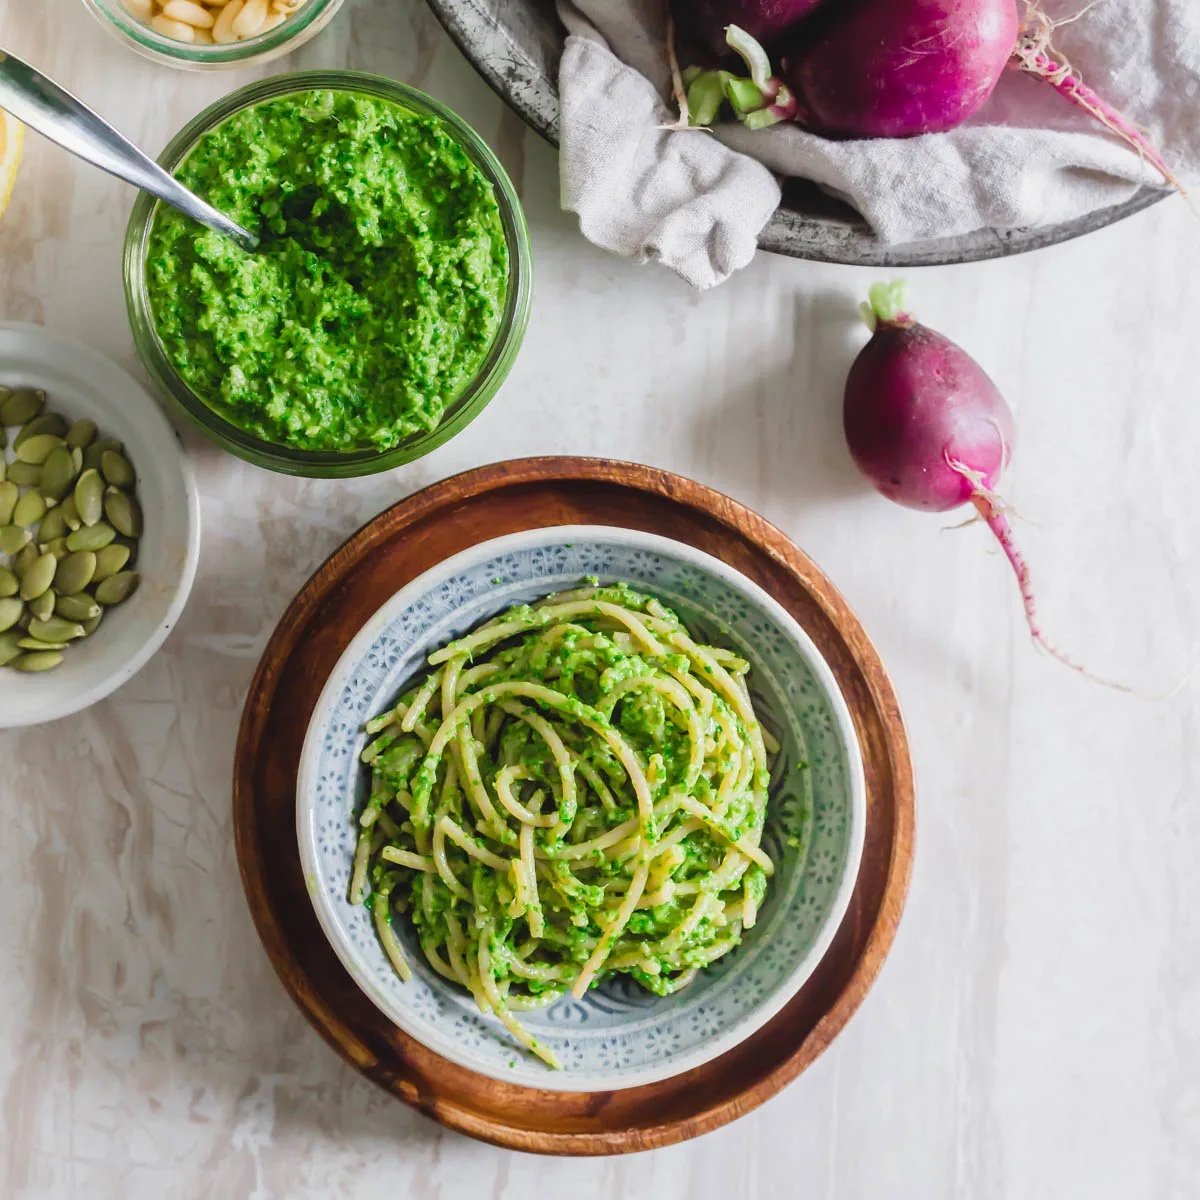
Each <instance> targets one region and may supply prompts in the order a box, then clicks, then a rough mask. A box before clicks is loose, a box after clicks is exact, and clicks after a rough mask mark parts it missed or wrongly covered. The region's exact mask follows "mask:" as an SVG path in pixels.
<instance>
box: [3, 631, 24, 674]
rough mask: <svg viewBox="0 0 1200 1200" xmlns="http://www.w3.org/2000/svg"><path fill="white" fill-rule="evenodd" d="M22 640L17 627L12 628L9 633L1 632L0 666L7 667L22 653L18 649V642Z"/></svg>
mask: <svg viewBox="0 0 1200 1200" xmlns="http://www.w3.org/2000/svg"><path fill="white" fill-rule="evenodd" d="M20 640H21V635H20V633H18V632H17V630H15V629H10V630H9V631H8V632H7V633H0V667H7V666H8V664H9V663H10V662H12V660H13V659H14V658H16V657H17V655H18V654H20V653H21V652H20V650H18V649H17V643H18V642H19V641H20Z"/></svg>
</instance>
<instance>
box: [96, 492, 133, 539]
mask: <svg viewBox="0 0 1200 1200" xmlns="http://www.w3.org/2000/svg"><path fill="white" fill-rule="evenodd" d="M104 515H105V516H106V517H107V518H108V523H109V524H110V525H111V526H112V527H113V528H114V529H115V530H116V531H117V532H118V533H121V534H124V535H125V536H126V537H131V538H133V537H138V536H139V535H140V534H141V532H142V506H141V505H140V504H139V503H138V502H137V500H135V499H134V498H133V497H132V496H131V495H129V493H128V492H122V491H119V490H118V489H117V488H109V489H108V491H107V492H106V493H105V495H104Z"/></svg>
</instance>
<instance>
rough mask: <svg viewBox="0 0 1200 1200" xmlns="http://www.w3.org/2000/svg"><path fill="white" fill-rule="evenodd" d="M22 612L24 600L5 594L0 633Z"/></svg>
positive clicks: (0, 619)
mask: <svg viewBox="0 0 1200 1200" xmlns="http://www.w3.org/2000/svg"><path fill="white" fill-rule="evenodd" d="M114 578H115V576H114ZM24 613H25V601H24V600H22V599H21V598H20V597H19V596H5V597H4V599H3V600H0V633H3V632H4V631H5V630H6V629H11V628H12V627H13V626H14V625H15V624H16V623H17V622H18V621H19V620H20V619H21V617H22V616H23V615H24Z"/></svg>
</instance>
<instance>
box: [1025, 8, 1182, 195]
mask: <svg viewBox="0 0 1200 1200" xmlns="http://www.w3.org/2000/svg"><path fill="white" fill-rule="evenodd" d="M1026 17H1027V21H1026V26H1025V30H1024V32H1023V33H1022V35H1021V40H1020V41H1019V42H1018V43H1017V48H1016V50H1015V51H1014V52H1013V62H1014V64H1015V65H1016V66H1017V67H1018V68H1019V69H1020V70H1022V71H1025V72H1026V73H1028V74H1030V75H1034V76H1036V77H1037V78H1038V79H1041V80H1042V81H1043V82H1045V83H1048V84H1049V85H1050V86H1051V87H1052V88H1053V89H1054V90H1055V91H1056V92H1057V93H1058V94H1059V95H1060V96H1062V97H1063V98H1064V99H1065V100H1069V101H1070V102H1071V103H1072V104H1074V105H1076V106H1077V107H1078V108H1081V109H1083V111H1084V112H1086V113H1088V114H1089V115H1090V116H1092V117H1094V118H1095V119H1096V120H1097V121H1099V122H1100V124H1101V125H1103V126H1104V127H1105V128H1106V129H1107V130H1108V131H1109V132H1110V133H1113V134H1115V135H1116V136H1117V137H1119V138H1120V139H1121V140H1122V141H1123V142H1125V143H1126V144H1127V145H1129V146H1131V147H1132V148H1133V149H1134V150H1136V151H1137V152H1138V154H1139V155H1141V157H1142V158H1143V159H1144V160H1145V161H1146V162H1148V163H1149V164H1150V165H1151V166H1152V167H1153V168H1154V169H1155V170H1156V171H1157V172H1158V173H1159V174H1160V175H1161V176H1162V177H1163V179H1165V180H1166V182H1167V183H1168V184H1169V185H1170V186H1171V187H1172V188H1174V189H1175V190H1176V191H1177V192H1179V193H1180V195H1182V196H1185V197H1186V196H1187V189H1186V188H1185V187H1184V186H1183V183H1182V182H1181V181H1180V179H1179V177H1178V176H1177V175H1176V174H1175V172H1174V171H1172V170H1171V167H1170V165H1169V164H1168V163H1167V160H1166V159H1165V158H1163V156H1162V155H1161V154H1160V153H1159V152H1158V150H1156V149H1155V147H1154V145H1153V144H1152V143H1151V142H1150V140H1149V138H1147V136H1146V135H1145V134H1144V133H1143V132H1142V131H1141V130H1140V129H1139V128H1138V127H1137V126H1136V125H1135V124H1134V123H1133V122H1132V121H1131V120H1129V118H1128V117H1126V116H1125V115H1124V113H1122V112H1120V111H1119V110H1118V109H1116V108H1114V107H1113V106H1112V105H1111V104H1109V103H1108V101H1107V100H1105V99H1104V97H1103V96H1101V95H1099V93H1097V92H1096V91H1094V90H1093V89H1092V88H1090V87H1089V86H1088V85H1087V84H1086V83H1084V81H1083V79H1082V78H1080V76H1079V74H1078V72H1077V71H1075V69H1074V68H1073V67H1072V66H1071V64H1070V62H1068V61H1067V59H1066V58H1065V57H1064V56H1063V55H1062V54H1060V53H1059V52H1058V51H1057V50H1055V49H1054V47H1053V45H1052V44H1051V35H1052V32H1053V29H1054V26H1053V24H1052V23H1051V21H1050V18H1049V17H1047V16H1046V14H1045V13H1043V12H1042V11H1041V10H1040V9H1038V8H1037V6H1036V5H1033V4H1027V5H1026Z"/></svg>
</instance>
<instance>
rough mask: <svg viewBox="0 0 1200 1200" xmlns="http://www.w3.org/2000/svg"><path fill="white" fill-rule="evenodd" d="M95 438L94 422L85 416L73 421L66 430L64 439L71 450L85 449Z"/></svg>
mask: <svg viewBox="0 0 1200 1200" xmlns="http://www.w3.org/2000/svg"><path fill="white" fill-rule="evenodd" d="M95 438H96V422H95V421H89V420H88V419H87V417H83V418H82V419H81V420H78V421H76V422H75V424H74V425H72V426H71V428H70V429H68V430H67V434H66V439H67V445H68V446H70V447H71V449H73V450H76V449H78V450H86V449H87V448H88V447H89V446H90V445H91V444H92V442H93V441H94V440H95Z"/></svg>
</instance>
